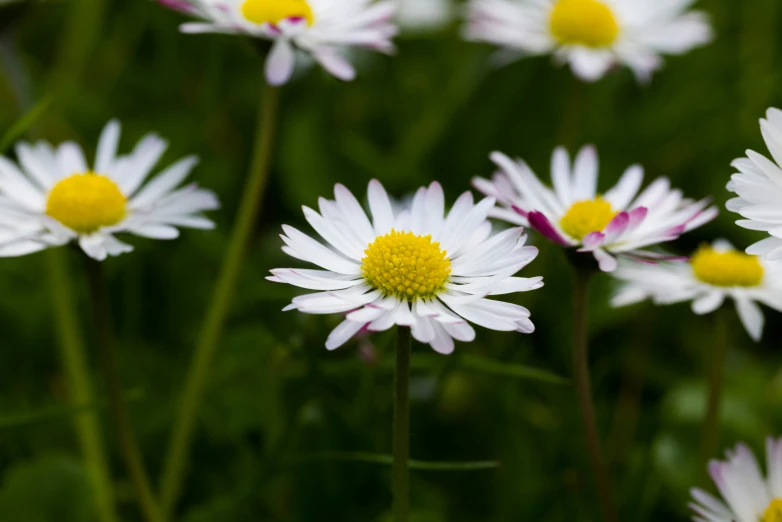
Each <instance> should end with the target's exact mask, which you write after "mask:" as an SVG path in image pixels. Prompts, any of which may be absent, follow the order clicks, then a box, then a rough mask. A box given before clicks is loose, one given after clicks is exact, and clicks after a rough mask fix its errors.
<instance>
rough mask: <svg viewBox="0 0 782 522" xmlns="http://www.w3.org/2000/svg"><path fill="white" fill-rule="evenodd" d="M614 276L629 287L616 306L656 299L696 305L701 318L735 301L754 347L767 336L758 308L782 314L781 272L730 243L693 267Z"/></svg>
mask: <svg viewBox="0 0 782 522" xmlns="http://www.w3.org/2000/svg"><path fill="white" fill-rule="evenodd" d="M614 275H615V276H616V277H617V278H618V279H620V280H622V281H625V283H626V284H625V285H624V286H623V287H622V288H621V290H620V291H619V292H618V293H617V294H616V295H615V296H614V298H613V305H614V306H624V305H628V304H633V303H637V302H639V301H643V300H645V299H651V300H653V301H654V302H655V303H656V304H671V303H680V302H683V301H692V310H693V312H695V313H696V314H699V315H702V314H708V313H711V312H713V311H715V310H716V309H717V308H719V307H720V306H721V305H722V303H723V302H724V301H725V299H733V301H734V302H735V303H736V311H737V312H738V315H739V318H740V319H741V322H742V324H743V325H744V328H745V329H746V330H747V333H749V335H750V337H752V338H753V339H754V340H755V341H758V340H760V337H761V335H762V333H763V323H764V319H763V312H762V311H761V310H760V307H759V306H758V305H757V303H762V304H765V305H767V306H769V307H771V308H773V309H775V310H778V311H780V312H782V266H775V265H774V264H769V263H766V262H764V261H763V260H761V259H760V258H758V257H757V256H751V255H748V254H744V253H743V252H738V251H737V250H736V249H735V248H733V246H732V245H731V244H730V243H728V242H727V241H725V240H718V241H715V242H714V244H713V245H704V246H702V247H701V248H700V249H698V251H697V252H695V254H693V256H692V258H691V259H690V262H689V263H687V262H676V263H666V264H660V265H644V264H641V263H632V262H628V263H622V264H621V266H620V267H619V269H618V270H617V271H616V272H614Z"/></svg>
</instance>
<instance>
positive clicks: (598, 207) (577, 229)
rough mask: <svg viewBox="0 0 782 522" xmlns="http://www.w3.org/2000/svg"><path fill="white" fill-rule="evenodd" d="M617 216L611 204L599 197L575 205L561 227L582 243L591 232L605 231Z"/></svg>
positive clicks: (561, 222) (563, 219)
mask: <svg viewBox="0 0 782 522" xmlns="http://www.w3.org/2000/svg"><path fill="white" fill-rule="evenodd" d="M617 214H618V212H615V211H614V209H613V208H611V203H609V202H608V201H606V200H604V199H603V198H601V197H600V196H598V197H597V198H595V199H587V200H585V201H577V202H576V203H573V205H571V207H570V208H569V209H568V211H567V212H565V215H564V216H562V219H561V220H560V221H559V225H560V226H561V227H562V230H564V231H565V232H566V233H567V234H568V235H569V236H570V237H572V238H573V239H578V240H579V241H580V240H582V239H584V237H585V236H586V235H587V234H589V233H591V232H600V231H601V230H603V229H604V228H605V227H606V225H608V224H609V223H610V222H611V220H612V219H614V217H615V216H616V215H617Z"/></svg>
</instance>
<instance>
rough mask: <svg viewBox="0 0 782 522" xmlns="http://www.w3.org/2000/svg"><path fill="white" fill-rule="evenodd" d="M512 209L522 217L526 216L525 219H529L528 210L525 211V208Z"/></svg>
mask: <svg viewBox="0 0 782 522" xmlns="http://www.w3.org/2000/svg"><path fill="white" fill-rule="evenodd" d="M511 207H512V208H513V210H514V211H515V212H516V213H517V214H521V215H522V216H524V217H525V218H529V212H527V211H526V210H524V209H523V208H521V207H517V206H516V205H511Z"/></svg>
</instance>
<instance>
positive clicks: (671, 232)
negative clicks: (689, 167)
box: [473, 147, 717, 272]
mask: <svg viewBox="0 0 782 522" xmlns="http://www.w3.org/2000/svg"><path fill="white" fill-rule="evenodd" d="M491 159H492V160H493V161H494V163H496V164H497V166H498V167H499V170H498V171H497V172H496V173H495V174H494V176H493V177H492V179H491V180H488V179H484V178H476V179H474V180H473V185H474V186H475V188H476V189H477V190H479V191H480V192H482V193H484V194H486V195H487V196H492V197H494V198H496V200H497V203H498V204H499V208H496V209H494V210H493V211H492V213H491V216H492V217H495V218H498V219H503V220H505V221H508V222H510V223H514V224H517V225H522V226H531V227H532V228H534V229H535V230H537V231H538V232H540V233H541V234H543V235H544V236H545V237H547V238H548V239H550V240H552V241H554V242H555V243H557V244H559V245H561V246H563V247H567V248H576V249H578V251H579V252H589V253H591V254H592V255H593V256H594V257H595V259H596V260H597V262H598V263H599V265H600V269H601V270H603V271H604V272H611V271H613V270H614V269H616V266H617V260H616V258H617V257H618V256H621V257H629V258H635V259H644V260H663V259H666V256H661V255H660V254H657V253H655V252H650V251H648V250H646V248H647V247H649V246H653V245H656V244H659V243H664V242H666V241H672V240H674V239H676V238H678V237H679V236H680V235H681V234H683V233H684V232H687V231H689V230H692V229H694V228H696V227H699V226H701V225H703V224H704V223H707V222H708V221H710V220H712V219H714V217H716V216H717V209H716V208H715V207H712V206H709V201H708V200H706V199H704V200H701V201H693V200H690V199H686V198H684V197H683V196H682V193H681V191H680V190H677V189H673V188H671V183H670V181H668V179H667V178H658V179H657V180H655V181H654V182H653V183H652V184H650V185H649V186H648V187H647V188H646V189H645V190H644V191H642V192H641V193H640V194H638V191H639V189H640V188H641V183H642V181H643V176H644V172H643V168H642V167H641V166H639V165H633V166H631V167H630V168H628V169H627V170H626V171H625V173H624V174H623V175H622V178H621V179H620V180H619V183H617V184H616V186H614V187H613V188H612V189H610V190H608V191H607V192H606V193H605V195H600V194H598V192H597V179H598V159H597V152H596V150H595V149H594V147H584V148H583V149H581V151H580V152H579V153H578V156H576V158H575V161H574V162H573V164H572V165H571V163H570V157H569V156H568V153H567V151H565V149H563V148H558V149H556V150H555V151H554V155H553V157H552V160H551V179H552V181H553V185H554V189H553V190H552V189H550V188H548V187H547V186H545V185H544V184H543V183H541V181H540V180H539V179H538V178H537V176H536V175H535V173H534V172H532V169H530V168H529V166H527V164H526V163H525V162H524V161H522V160H516V161H513V160H511V159H510V158H509V157H508V156H506V155H504V154H502V153H500V152H495V153H493V154H492V155H491Z"/></svg>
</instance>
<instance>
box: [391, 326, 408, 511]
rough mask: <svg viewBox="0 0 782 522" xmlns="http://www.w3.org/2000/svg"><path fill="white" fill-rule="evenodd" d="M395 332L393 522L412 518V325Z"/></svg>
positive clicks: (398, 327)
mask: <svg viewBox="0 0 782 522" xmlns="http://www.w3.org/2000/svg"><path fill="white" fill-rule="evenodd" d="M396 335H397V340H396V375H395V378H394V390H395V391H394V442H393V445H394V451H393V457H394V462H393V465H392V479H391V491H392V494H393V513H394V522H407V521H408V519H409V517H410V463H409V459H410V354H411V344H412V341H411V338H410V337H411V332H410V328H407V327H404V326H397V332H396Z"/></svg>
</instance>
